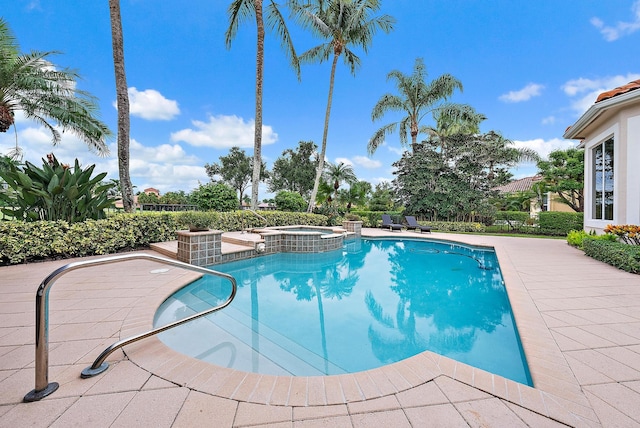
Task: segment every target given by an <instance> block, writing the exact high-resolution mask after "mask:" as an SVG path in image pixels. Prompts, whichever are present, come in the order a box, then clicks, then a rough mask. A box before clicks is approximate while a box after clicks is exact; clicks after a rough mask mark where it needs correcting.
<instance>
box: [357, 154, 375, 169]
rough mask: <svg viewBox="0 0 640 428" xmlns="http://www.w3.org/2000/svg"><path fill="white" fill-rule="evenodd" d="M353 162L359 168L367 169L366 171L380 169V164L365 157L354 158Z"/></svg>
mask: <svg viewBox="0 0 640 428" xmlns="http://www.w3.org/2000/svg"><path fill="white" fill-rule="evenodd" d="M353 162H354V163H355V164H356V165H358V166H361V167H363V168H367V169H375V168H380V167H381V166H382V162H380V161H378V160H373V159H371V158H368V157H366V156H354V157H353Z"/></svg>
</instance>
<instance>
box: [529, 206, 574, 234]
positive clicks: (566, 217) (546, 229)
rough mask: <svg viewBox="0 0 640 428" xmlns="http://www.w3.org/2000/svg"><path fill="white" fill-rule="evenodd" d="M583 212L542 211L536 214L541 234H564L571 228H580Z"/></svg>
mask: <svg viewBox="0 0 640 428" xmlns="http://www.w3.org/2000/svg"><path fill="white" fill-rule="evenodd" d="M583 218H584V216H583V213H563V212H556V211H543V212H541V213H539V214H538V225H539V227H540V233H541V234H543V235H557V236H564V235H566V234H568V233H569V232H570V231H572V230H582V228H583Z"/></svg>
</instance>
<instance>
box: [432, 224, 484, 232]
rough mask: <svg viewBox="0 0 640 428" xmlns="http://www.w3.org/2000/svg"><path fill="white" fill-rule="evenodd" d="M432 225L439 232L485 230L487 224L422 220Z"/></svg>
mask: <svg viewBox="0 0 640 428" xmlns="http://www.w3.org/2000/svg"><path fill="white" fill-rule="evenodd" d="M421 224H426V225H428V226H431V227H432V228H433V229H434V230H437V231H438V232H480V233H481V232H484V231H485V230H486V226H485V225H484V224H482V223H469V222H463V221H428V222H421Z"/></svg>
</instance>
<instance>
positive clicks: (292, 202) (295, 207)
mask: <svg viewBox="0 0 640 428" xmlns="http://www.w3.org/2000/svg"><path fill="white" fill-rule="evenodd" d="M275 201H276V207H277V208H278V210H279V211H293V212H302V211H304V210H305V209H306V208H307V203H306V202H305V201H304V198H303V197H302V196H300V194H299V193H296V192H288V191H286V190H282V191H280V192H278V194H277V195H276V198H275Z"/></svg>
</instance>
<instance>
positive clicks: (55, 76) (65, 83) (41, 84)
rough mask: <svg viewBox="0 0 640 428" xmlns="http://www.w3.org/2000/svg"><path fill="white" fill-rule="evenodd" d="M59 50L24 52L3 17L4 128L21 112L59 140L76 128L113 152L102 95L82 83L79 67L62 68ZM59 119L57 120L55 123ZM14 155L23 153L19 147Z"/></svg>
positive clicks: (0, 88)
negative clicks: (100, 110)
mask: <svg viewBox="0 0 640 428" xmlns="http://www.w3.org/2000/svg"><path fill="white" fill-rule="evenodd" d="M57 53H58V52H55V51H48V52H39V51H32V52H30V53H28V54H22V53H20V46H19V45H18V42H17V41H16V39H15V37H14V36H13V34H12V32H11V30H10V28H9V25H8V24H7V23H6V21H5V20H4V19H2V18H0V132H7V130H9V128H10V127H11V125H13V124H14V121H15V112H16V111H19V110H20V111H22V112H23V113H24V115H25V117H27V118H28V119H31V120H33V121H35V122H36V123H38V124H40V125H42V126H44V127H45V128H47V129H48V130H49V132H50V133H51V135H52V141H53V145H56V144H58V143H60V141H61V134H60V131H59V130H58V129H57V127H56V125H57V126H59V127H60V128H62V131H63V132H64V131H70V132H72V133H73V134H75V135H76V136H78V137H79V138H80V139H82V140H83V141H84V142H85V143H86V144H87V145H88V146H89V148H90V149H92V150H94V151H95V152H97V153H98V154H100V155H107V154H108V153H109V149H108V147H107V144H106V139H107V138H109V137H110V136H111V135H112V134H111V131H110V130H109V128H107V125H105V124H104V123H103V122H101V121H100V120H99V119H98V118H97V111H98V104H97V101H96V99H95V98H94V97H93V96H92V95H91V94H89V93H88V92H86V91H82V90H80V89H78V88H77V85H76V81H77V80H78V79H79V78H80V76H79V75H78V73H77V72H76V71H74V70H70V69H66V68H65V69H58V67H57V66H55V65H54V64H53V63H52V62H51V61H50V60H49V58H50V57H51V56H52V55H54V54H57ZM51 122H53V123H51ZM10 156H11V157H12V158H14V159H18V158H20V157H21V150H20V147H19V145H18V137H17V135H16V148H15V150H14V151H13V153H11V154H10Z"/></svg>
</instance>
